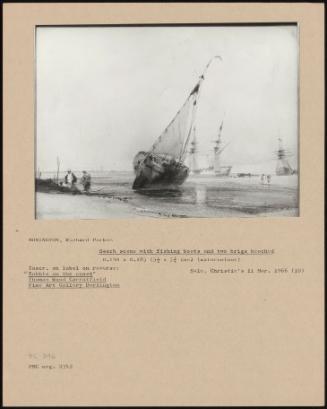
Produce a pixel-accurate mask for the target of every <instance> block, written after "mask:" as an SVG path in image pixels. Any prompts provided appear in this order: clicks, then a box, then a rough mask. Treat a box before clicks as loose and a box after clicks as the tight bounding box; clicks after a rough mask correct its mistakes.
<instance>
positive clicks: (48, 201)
mask: <svg viewBox="0 0 327 409" xmlns="http://www.w3.org/2000/svg"><path fill="white" fill-rule="evenodd" d="M132 183H133V174H132V173H130V172H110V173H107V174H106V175H105V176H102V177H93V178H92V192H93V193H94V194H95V195H94V196H85V195H69V194H62V193H37V197H36V214H37V218H42V219H48V218H49V219H61V218H63V219H67V218H68V219H81V218H83V219H85V218H86V219H107V218H126V217H127V218H130V217H256V216H274V215H276V216H297V215H298V188H297V187H298V178H297V176H296V175H293V176H275V177H272V180H271V183H270V185H267V184H265V185H263V184H261V181H260V178H259V177H250V178H249V177H244V178H236V177H213V176H203V175H200V176H196V177H195V176H194V177H192V176H190V177H189V178H188V179H187V180H186V182H185V183H184V184H183V185H181V186H170V187H165V188H160V187H155V188H148V189H143V190H139V191H134V190H133V189H132Z"/></svg>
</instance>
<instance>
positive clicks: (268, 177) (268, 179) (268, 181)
mask: <svg viewBox="0 0 327 409" xmlns="http://www.w3.org/2000/svg"><path fill="white" fill-rule="evenodd" d="M270 181H271V175H267V184H268V185H270Z"/></svg>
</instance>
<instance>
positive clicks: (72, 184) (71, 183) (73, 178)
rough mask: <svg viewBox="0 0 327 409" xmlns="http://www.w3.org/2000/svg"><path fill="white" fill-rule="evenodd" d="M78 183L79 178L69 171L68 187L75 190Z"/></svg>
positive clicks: (67, 177) (66, 178)
mask: <svg viewBox="0 0 327 409" xmlns="http://www.w3.org/2000/svg"><path fill="white" fill-rule="evenodd" d="M76 182H77V177H76V176H75V175H74V173H73V172H72V171H71V170H70V169H68V171H67V174H66V176H65V184H66V185H68V186H69V187H70V188H74V187H75V183H76Z"/></svg>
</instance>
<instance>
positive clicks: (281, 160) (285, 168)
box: [276, 138, 293, 176]
mask: <svg viewBox="0 0 327 409" xmlns="http://www.w3.org/2000/svg"><path fill="white" fill-rule="evenodd" d="M287 156H289V155H287V154H286V151H285V149H284V147H283V141H282V138H278V150H277V165H276V175H279V176H283V175H291V174H292V173H293V169H292V167H291V165H290V164H289V162H288V160H287V159H286V157H287Z"/></svg>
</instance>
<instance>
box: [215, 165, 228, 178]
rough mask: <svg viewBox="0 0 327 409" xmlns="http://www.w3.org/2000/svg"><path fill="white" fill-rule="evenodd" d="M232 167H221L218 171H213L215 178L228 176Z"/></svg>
mask: <svg viewBox="0 0 327 409" xmlns="http://www.w3.org/2000/svg"><path fill="white" fill-rule="evenodd" d="M231 170H232V166H221V167H220V169H219V170H218V169H217V170H215V176H217V177H219V176H229V175H230V172H231Z"/></svg>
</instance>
